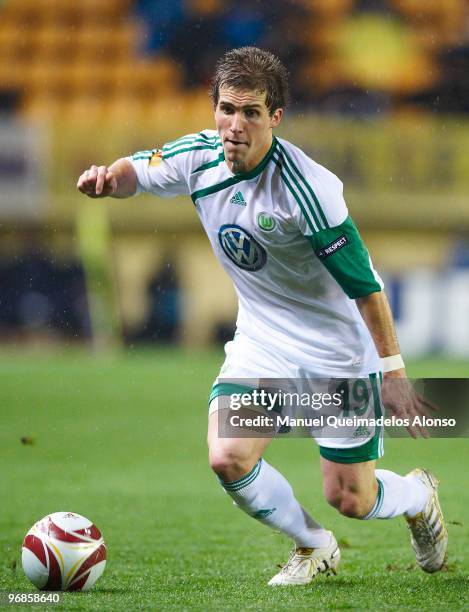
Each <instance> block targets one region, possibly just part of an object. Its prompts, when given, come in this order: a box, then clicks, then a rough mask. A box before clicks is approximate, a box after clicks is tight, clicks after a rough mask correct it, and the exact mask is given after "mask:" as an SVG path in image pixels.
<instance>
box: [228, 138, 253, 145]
mask: <svg viewBox="0 0 469 612" xmlns="http://www.w3.org/2000/svg"><path fill="white" fill-rule="evenodd" d="M227 143H228V144H231V145H234V146H235V147H238V146H241V145H246V146H247V144H248V143H247V142H244V141H242V140H232V139H231V138H225V144H227Z"/></svg>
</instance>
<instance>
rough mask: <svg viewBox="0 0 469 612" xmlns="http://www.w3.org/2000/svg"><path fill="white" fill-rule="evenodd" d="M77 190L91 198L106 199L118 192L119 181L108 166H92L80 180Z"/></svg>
mask: <svg viewBox="0 0 469 612" xmlns="http://www.w3.org/2000/svg"><path fill="white" fill-rule="evenodd" d="M77 188H78V189H79V190H80V191H81V192H82V193H84V194H85V195H87V196H88V197H89V198H104V197H106V196H110V195H112V194H113V193H115V192H116V189H117V179H116V176H115V174H114V173H113V172H111V171H110V170H109V168H108V167H107V166H99V167H98V166H91V168H89V170H85V172H83V174H82V175H81V176H80V178H79V179H78V183H77Z"/></svg>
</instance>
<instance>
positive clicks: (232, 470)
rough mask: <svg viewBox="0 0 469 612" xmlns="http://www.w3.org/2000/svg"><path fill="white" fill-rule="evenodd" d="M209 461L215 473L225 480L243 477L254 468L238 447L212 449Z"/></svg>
mask: <svg viewBox="0 0 469 612" xmlns="http://www.w3.org/2000/svg"><path fill="white" fill-rule="evenodd" d="M209 463H210V467H211V468H212V470H213V471H214V472H215V474H216V475H217V476H218V477H219V478H221V479H222V480H223V481H225V482H232V481H234V480H238V479H239V478H242V476H244V474H246V473H247V472H249V470H250V469H251V468H252V466H251V463H252V462H251V461H250V460H249V458H247V457H245V456H244V455H243V454H242V453H240V452H239V451H237V449H234V448H230V447H223V446H222V447H217V448H214V449H212V448H211V449H210V451H209Z"/></svg>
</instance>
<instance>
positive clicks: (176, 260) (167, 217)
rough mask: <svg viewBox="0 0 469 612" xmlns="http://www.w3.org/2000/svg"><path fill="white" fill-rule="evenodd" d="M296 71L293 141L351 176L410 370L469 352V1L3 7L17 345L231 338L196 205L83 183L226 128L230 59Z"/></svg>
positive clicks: (3, 333)
mask: <svg viewBox="0 0 469 612" xmlns="http://www.w3.org/2000/svg"><path fill="white" fill-rule="evenodd" d="M246 44H256V45H258V46H262V47H265V48H268V49H271V50H273V51H274V52H276V53H277V54H278V55H279V56H280V57H281V58H282V59H283V60H284V61H285V62H286V64H287V65H288V67H289V70H290V72H291V79H292V98H293V103H292V105H291V108H290V109H289V112H288V114H287V117H286V119H285V121H284V124H283V125H282V127H281V130H280V131H279V134H280V135H281V136H284V137H287V138H289V139H292V140H293V141H294V142H295V143H297V144H298V145H300V146H302V147H303V148H304V149H305V150H306V151H307V152H308V153H309V154H310V155H311V156H312V157H313V158H314V159H316V160H317V161H319V162H320V163H323V164H324V165H325V166H327V167H328V168H330V169H331V170H332V171H333V172H335V173H336V174H338V175H339V176H340V177H341V179H342V180H343V181H344V184H345V196H346V200H347V201H348V204H349V208H350V210H351V213H352V215H353V217H354V218H355V220H356V222H357V224H358V225H359V227H360V228H361V231H362V233H363V235H364V238H365V241H366V243H367V245H368V246H369V249H370V251H371V253H372V256H373V258H374V263H375V266H376V267H377V268H378V269H379V270H380V272H382V274H383V276H384V278H385V282H386V284H387V290H388V294H389V296H390V299H391V301H392V306H393V310H394V313H395V316H396V319H397V321H398V327H399V335H400V339H401V344H402V348H403V352H404V353H405V354H406V355H407V356H408V357H413V358H421V357H425V356H427V355H440V356H442V357H444V358H459V359H463V360H464V359H466V358H469V206H468V204H469V200H468V193H469V190H468V187H469V116H468V113H469V2H468V1H467V0H445V2H439V1H437V0H387V1H386V0H375V1H368V0H296V1H293V0H292V1H288V0H270V1H269V2H259V1H258V2H253V1H247V0H237V1H236V2H233V1H230V0H227V1H221V0H133V1H132V0H80V2H69V1H64V0H3V1H1V0H0V286H1V292H0V342H2V343H6V344H9V345H15V346H16V345H19V346H28V345H30V344H38V343H39V344H40V345H41V346H55V345H57V344H59V345H62V344H63V343H67V344H72V345H75V344H78V345H83V344H84V345H90V346H91V345H93V343H94V344H95V345H98V346H113V345H116V344H120V343H125V344H127V345H136V344H138V343H147V344H148V343H157V342H163V343H167V342H174V343H181V344H183V345H187V346H191V347H202V346H208V345H210V344H212V343H217V342H222V341H224V340H226V338H228V337H229V336H230V334H231V333H232V330H233V326H234V321H235V317H236V301H235V295H234V292H233V289H232V288H231V285H230V282H229V281H228V279H227V277H226V276H225V275H224V273H223V271H222V270H221V267H220V266H219V264H218V263H217V262H216V260H215V258H214V257H213V255H212V254H211V252H210V248H209V245H208V242H207V241H206V239H205V237H204V235H203V233H202V231H201V228H200V227H199V224H198V220H197V217H196V214H195V212H194V210H193V208H192V205H191V203H190V200H189V199H188V198H187V199H186V200H184V199H175V200H164V201H163V200H162V201H157V200H156V199H154V198H149V197H147V196H140V197H139V198H137V199H135V200H130V201H129V200H128V201H124V202H122V201H115V200H104V201H91V200H87V199H85V198H84V197H83V196H81V195H80V194H78V192H77V191H76V188H75V184H76V181H77V178H78V176H79V174H80V173H81V172H82V171H83V170H84V169H85V168H87V167H88V166H89V165H90V164H91V163H98V164H101V163H105V164H109V163H110V162H112V161H113V160H114V159H115V158H117V157H120V156H123V155H126V154H130V153H132V152H134V151H136V150H140V149H148V148H151V147H154V146H160V145H162V144H163V143H164V142H165V141H167V140H173V139H175V138H177V137H179V136H180V135H182V134H184V133H188V132H192V131H200V130H201V129H203V128H206V127H212V125H213V120H212V111H211V105H210V101H209V98H208V95H207V91H208V82H209V78H210V75H211V72H212V70H213V67H214V63H215V61H216V59H217V58H218V57H219V56H220V55H221V54H222V53H223V52H224V51H225V50H226V49H229V48H232V47H235V46H241V45H246Z"/></svg>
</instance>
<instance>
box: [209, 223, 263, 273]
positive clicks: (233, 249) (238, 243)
mask: <svg viewBox="0 0 469 612" xmlns="http://www.w3.org/2000/svg"><path fill="white" fill-rule="evenodd" d="M218 240H219V241H220V246H221V248H222V249H223V251H224V253H225V255H227V256H228V257H229V258H230V259H231V261H232V262H233V263H234V264H235V265H236V266H238V268H242V269H243V270H249V271H250V272H255V271H256V270H260V269H261V268H262V267H263V266H264V265H265V262H266V261H267V253H266V252H265V249H264V248H263V247H262V246H261V245H260V244H259V243H258V242H257V240H256V239H255V238H254V237H253V236H251V234H250V233H249V232H247V231H246V230H245V229H243V228H242V227H239V225H222V226H221V227H220V230H219V231H218Z"/></svg>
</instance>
